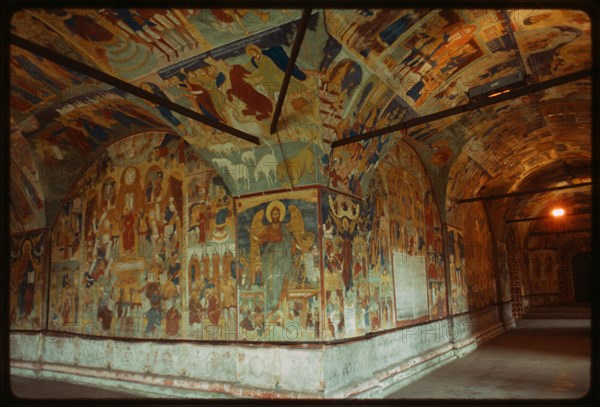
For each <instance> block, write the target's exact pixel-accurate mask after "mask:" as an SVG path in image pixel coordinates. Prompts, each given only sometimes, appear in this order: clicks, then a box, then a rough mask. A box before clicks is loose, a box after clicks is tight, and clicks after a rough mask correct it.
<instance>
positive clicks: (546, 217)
mask: <svg viewBox="0 0 600 407" xmlns="http://www.w3.org/2000/svg"><path fill="white" fill-rule="evenodd" d="M590 213H592V210H591V209H586V210H585V211H580V212H573V213H565V214H564V215H562V216H561V218H563V217H565V216H578V215H589V214H590ZM541 219H556V217H555V216H553V215H546V216H535V217H533V218H521V219H510V220H507V221H506V223H517V222H529V221H532V220H541Z"/></svg>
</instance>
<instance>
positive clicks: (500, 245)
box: [496, 240, 510, 302]
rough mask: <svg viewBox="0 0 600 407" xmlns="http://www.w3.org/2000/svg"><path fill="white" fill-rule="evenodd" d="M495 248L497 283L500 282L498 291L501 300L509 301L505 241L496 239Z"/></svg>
mask: <svg viewBox="0 0 600 407" xmlns="http://www.w3.org/2000/svg"><path fill="white" fill-rule="evenodd" d="M496 250H497V254H498V255H497V258H498V276H499V278H498V280H497V284H500V292H501V295H502V298H501V299H500V300H501V301H504V302H507V301H510V285H509V278H510V277H509V271H508V252H507V249H506V243H504V242H501V241H499V240H496Z"/></svg>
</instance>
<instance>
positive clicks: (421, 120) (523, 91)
mask: <svg viewBox="0 0 600 407" xmlns="http://www.w3.org/2000/svg"><path fill="white" fill-rule="evenodd" d="M591 73H592V71H591V70H590V69H584V70H583V71H578V72H574V73H570V74H567V75H564V76H559V77H558V78H553V79H548V80H547V81H542V82H538V83H534V84H531V85H527V86H523V87H522V88H518V89H513V90H511V91H510V92H507V93H503V94H501V95H498V96H496V97H488V98H485V99H481V100H477V101H473V102H469V103H466V104H464V105H460V106H456V107H452V108H450V109H446V110H442V111H440V112H437V113H432V114H428V115H425V116H421V117H416V118H414V119H410V120H407V121H405V122H400V123H396V124H394V125H392V126H388V127H384V128H382V129H378V130H373V131H369V132H366V133H363V134H359V135H356V136H352V137H347V138H344V139H341V140H335V141H334V142H333V143H331V146H332V147H333V148H336V147H341V146H345V145H347V144H352V143H357V142H359V141H363V140H368V139H371V138H374V137H379V136H383V135H385V134H388V133H392V132H395V131H400V130H406V129H408V128H410V127H415V126H418V125H421V124H425V123H429V122H432V121H435V120H440V119H444V118H446V117H450V116H454V115H457V114H460V113H464V112H468V111H471V110H476V109H481V108H482V107H486V106H490V105H493V104H496V103H500V102H504V101H507V100H511V99H515V98H518V97H521V96H526V95H529V94H530V93H535V92H539V91H542V90H546V89H549V88H553V87H555V86H560V85H564V84H565V83H569V82H573V81H577V80H581V79H585V78H587V77H589V76H591Z"/></svg>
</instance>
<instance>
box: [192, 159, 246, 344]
mask: <svg viewBox="0 0 600 407" xmlns="http://www.w3.org/2000/svg"><path fill="white" fill-rule="evenodd" d="M184 188H185V191H186V194H185V195H186V196H187V210H186V213H185V215H186V216H184V220H185V221H186V225H187V226H186V228H185V230H186V233H185V236H186V241H187V245H186V247H187V250H186V251H185V256H186V258H187V278H188V281H189V284H188V295H189V300H188V301H187V304H188V308H189V326H190V328H189V331H190V336H191V337H193V338H197V339H229V340H232V339H235V338H236V319H237V315H236V310H237V265H236V245H235V243H236V223H235V217H234V206H233V198H232V197H231V194H230V192H229V190H228V188H227V186H226V185H225V182H224V180H223V179H222V178H221V177H220V176H219V175H218V173H217V172H216V171H215V170H214V168H213V167H212V166H210V165H208V163H206V162H204V161H201V160H198V161H196V162H190V161H188V162H187V166H186V179H185V182H184ZM181 272H182V273H184V274H185V270H183V269H182V270H181ZM184 315H185V312H184Z"/></svg>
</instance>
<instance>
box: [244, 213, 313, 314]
mask: <svg viewBox="0 0 600 407" xmlns="http://www.w3.org/2000/svg"><path fill="white" fill-rule="evenodd" d="M287 210H288V211H289V215H290V216H289V221H288V222H287V223H285V224H284V223H283V220H284V219H285V217H286V207H285V205H284V204H283V203H282V202H281V201H272V202H270V203H269V205H267V208H266V211H265V209H261V210H260V211H258V212H257V213H256V215H254V218H253V219H252V224H251V226H250V236H251V239H250V263H251V264H250V266H251V268H250V269H251V270H257V269H258V270H260V271H261V273H262V276H263V281H264V282H265V285H266V304H265V311H266V312H267V313H268V316H269V317H270V316H272V315H274V314H275V312H276V311H277V310H278V309H280V305H281V303H282V301H283V300H284V299H285V297H286V292H287V286H288V282H289V280H290V274H291V271H292V269H293V267H294V257H295V256H296V255H297V254H299V252H302V251H304V245H303V243H302V242H303V240H305V238H306V233H305V231H304V220H303V219H302V213H301V212H300V209H298V208H297V207H296V206H294V205H289V206H288V209H287ZM265 217H266V219H267V221H268V223H267V224H265V223H264V221H263V219H264V218H265Z"/></svg>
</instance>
